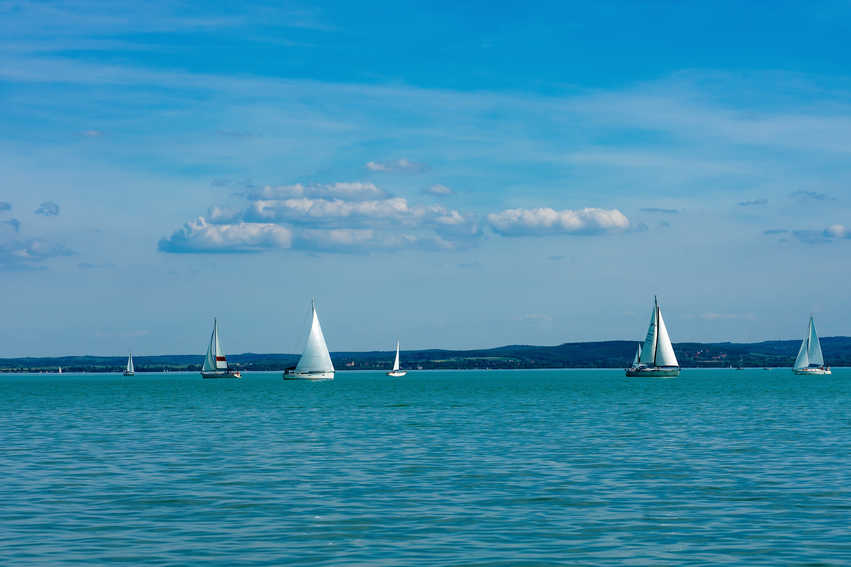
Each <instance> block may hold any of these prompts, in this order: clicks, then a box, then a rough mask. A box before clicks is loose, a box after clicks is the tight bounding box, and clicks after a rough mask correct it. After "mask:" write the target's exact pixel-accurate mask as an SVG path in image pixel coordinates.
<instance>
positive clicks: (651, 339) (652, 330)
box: [638, 304, 658, 366]
mask: <svg viewBox="0 0 851 567" xmlns="http://www.w3.org/2000/svg"><path fill="white" fill-rule="evenodd" d="M657 311H658V309H656V306H655V304H654V306H653V314H652V315H650V326H649V327H647V337H645V339H644V344H643V345H642V346H641V355H640V356H639V359H638V360H639V362H641V364H647V365H648V366H653V365H655V362H654V361H655V358H656V336H657V334H658V325H657V324H656V312H657Z"/></svg>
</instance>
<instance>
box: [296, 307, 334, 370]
mask: <svg viewBox="0 0 851 567" xmlns="http://www.w3.org/2000/svg"><path fill="white" fill-rule="evenodd" d="M312 310H313V322H312V323H311V325H310V333H308V335H307V342H306V343H305V345H304V352H302V354H301V358H300V359H299V361H298V364H297V365H296V367H295V371H296V372H297V373H298V372H334V365H333V364H331V355H330V354H329V353H328V345H327V344H325V336H324V335H323V334H322V327H321V326H320V325H319V317H318V316H317V314H316V304H315V302H314V304H313V305H312Z"/></svg>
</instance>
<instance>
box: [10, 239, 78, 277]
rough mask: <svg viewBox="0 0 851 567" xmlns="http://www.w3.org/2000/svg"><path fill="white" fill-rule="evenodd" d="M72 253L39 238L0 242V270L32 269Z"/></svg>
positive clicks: (65, 248) (63, 247) (60, 245)
mask: <svg viewBox="0 0 851 567" xmlns="http://www.w3.org/2000/svg"><path fill="white" fill-rule="evenodd" d="M72 254H74V252H73V251H72V250H70V249H68V248H67V247H66V246H64V245H63V244H55V243H51V242H48V241H46V240H43V239H40V238H34V239H31V240H26V241H20V240H11V241H8V242H0V269H4V270H9V269H11V270H15V269H19V270H20V269H32V268H36V267H40V265H41V264H42V263H43V262H45V261H46V260H49V259H51V258H58V257H61V256H71V255H72Z"/></svg>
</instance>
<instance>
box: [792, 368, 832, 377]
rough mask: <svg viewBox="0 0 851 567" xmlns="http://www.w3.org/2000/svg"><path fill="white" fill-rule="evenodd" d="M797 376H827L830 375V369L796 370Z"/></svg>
mask: <svg viewBox="0 0 851 567" xmlns="http://www.w3.org/2000/svg"><path fill="white" fill-rule="evenodd" d="M795 374H797V375H798V376H827V375H829V374H831V371H830V368H796V369H795Z"/></svg>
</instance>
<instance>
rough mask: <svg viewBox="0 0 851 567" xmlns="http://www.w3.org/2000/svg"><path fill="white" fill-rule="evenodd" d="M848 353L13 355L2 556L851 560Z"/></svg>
mask: <svg viewBox="0 0 851 567" xmlns="http://www.w3.org/2000/svg"><path fill="white" fill-rule="evenodd" d="M850 408H851V370H848V369H836V370H835V371H834V374H833V376H830V377H819V378H814V377H798V376H794V375H793V374H792V372H791V371H790V370H779V369H775V370H772V371H764V370H744V371H734V370H685V371H683V373H682V375H681V376H680V377H679V378H677V379H667V380H658V379H657V380H653V379H628V378H625V377H624V376H623V372H622V371H613V370H612V371H610V370H602V371H601V370H552V371H504V372H503V371H490V372H484V371H479V372H412V373H410V374H408V376H406V377H405V378H395V379H394V378H389V377H387V376H385V375H384V374H383V373H363V372H339V373H338V374H337V379H336V380H334V381H333V382H322V383H310V382H289V381H288V382H284V381H283V380H281V377H280V374H278V373H263V374H248V375H246V376H245V377H244V378H243V379H242V380H202V379H201V378H200V376H199V375H197V374H138V375H136V376H135V377H133V378H124V377H121V376H116V375H68V374H65V375H62V376H58V375H0V470H2V472H3V475H2V481H0V563H2V564H15V565H28V564H30V565H35V564H45V563H48V564H64V563H78V564H103V563H124V564H151V565H184V564H188V563H192V564H202V563H203V564H206V565H277V564H282V563H293V564H301V565H342V564H352V563H355V564H372V565H413V564H417V565H424V564H432V565H516V564H524V565H547V564H588V565H591V564H597V565H621V564H654V565H679V564H683V563H692V564H695V563H703V564H709V563H712V564H719V563H729V564H749V565H754V564H764V565H779V564H837V565H839V564H849V563H851V527H849V526H851V412H849V409H850Z"/></svg>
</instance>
